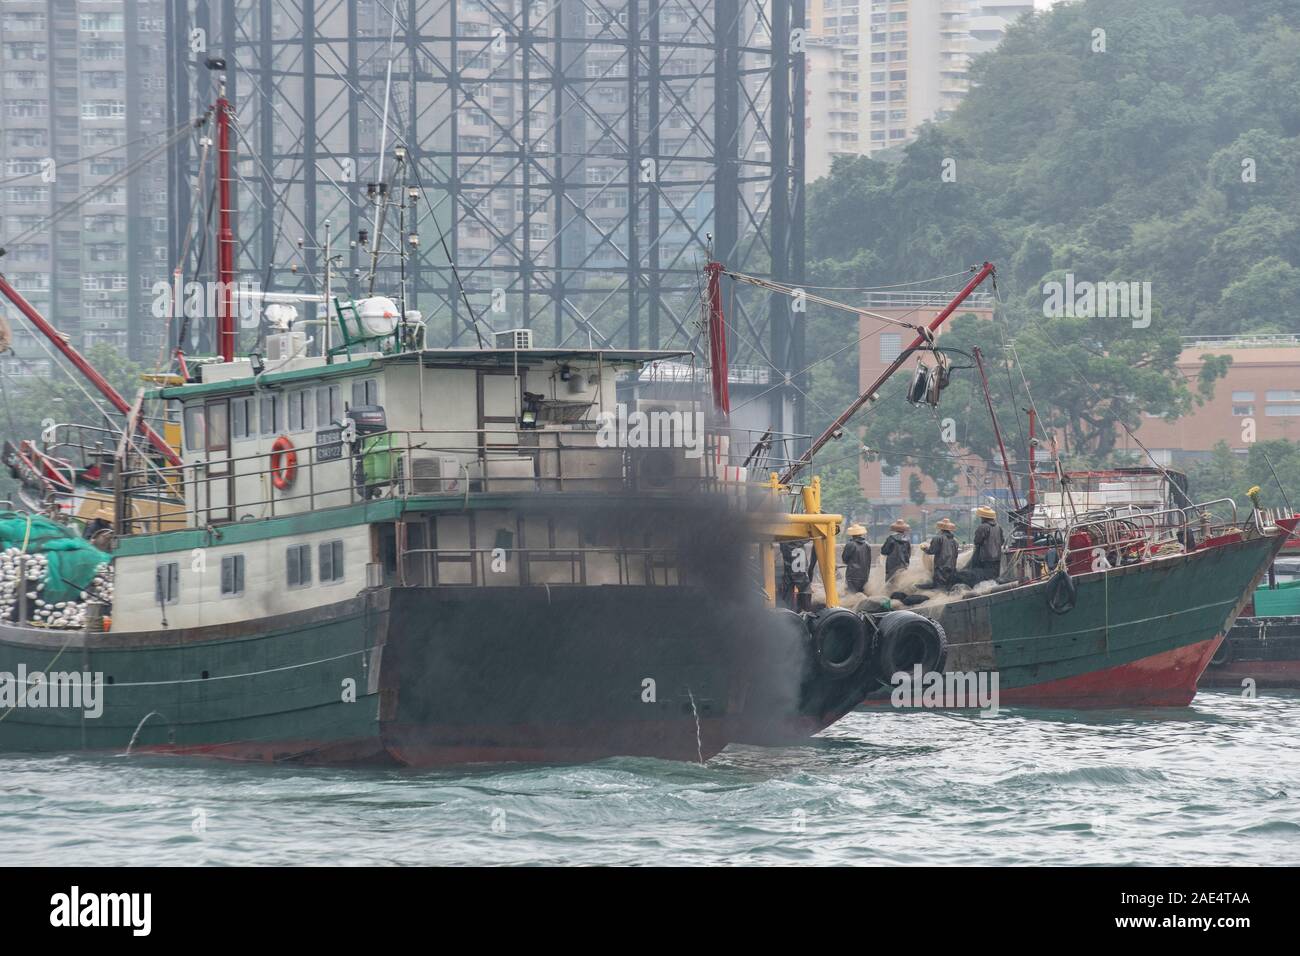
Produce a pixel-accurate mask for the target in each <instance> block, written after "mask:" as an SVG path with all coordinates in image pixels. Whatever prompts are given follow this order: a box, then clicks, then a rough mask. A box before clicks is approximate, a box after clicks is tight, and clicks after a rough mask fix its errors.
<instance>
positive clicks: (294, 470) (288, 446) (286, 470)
mask: <svg viewBox="0 0 1300 956" xmlns="http://www.w3.org/2000/svg"><path fill="white" fill-rule="evenodd" d="M297 476H298V453H297V452H296V451H294V448H293V442H291V441H289V437H288V436H287V435H281V436H279V437H278V438H277V439H276V440H275V441H274V442H272V444H271V484H273V485H275V487H276V488H278V489H279V490H281V491H286V490H288V488H289V486H290V485H292V484H293V480H294V478H296V477H297Z"/></svg>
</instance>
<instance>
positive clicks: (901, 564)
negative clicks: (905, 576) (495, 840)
mask: <svg viewBox="0 0 1300 956" xmlns="http://www.w3.org/2000/svg"><path fill="white" fill-rule="evenodd" d="M911 531H912V526H911V525H909V524H908V523H907V522H906V521H904V520H903V519H902V518H899V519H898V520H897V521H895V522H894V523H893V524H891V525H890V526H889V532H890V534H889V537H887V538H886V539H885V541H884V543H883V544H881V546H880V553H881V554H883V555H884V556H885V580H886V581H892V580H893V579H894V578H896V577H897V576H898V575H899V574H901V573H902V572H904V571H906V570H907V566H908V565H909V564H911V563H912V539H911V537H910V534H911Z"/></svg>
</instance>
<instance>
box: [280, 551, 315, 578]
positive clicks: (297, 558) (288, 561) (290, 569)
mask: <svg viewBox="0 0 1300 956" xmlns="http://www.w3.org/2000/svg"><path fill="white" fill-rule="evenodd" d="M285 578H286V580H287V582H288V584H289V587H291V588H306V587H311V545H309V544H296V545H294V546H293V547H292V548H290V549H289V550H287V551H286V552H285Z"/></svg>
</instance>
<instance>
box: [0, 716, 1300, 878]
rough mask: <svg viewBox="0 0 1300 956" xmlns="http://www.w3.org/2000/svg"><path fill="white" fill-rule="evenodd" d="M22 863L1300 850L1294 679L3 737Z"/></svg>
mask: <svg viewBox="0 0 1300 956" xmlns="http://www.w3.org/2000/svg"><path fill="white" fill-rule="evenodd" d="M0 829H2V830H3V832H4V833H5V835H6V836H7V837H9V838H10V839H9V840H8V841H7V842H8V843H9V845H10V846H13V847H22V848H24V850H23V853H24V857H23V858H21V859H20V858H13V857H11V862H15V863H18V862H29V863H33V864H79V865H84V864H105V865H109V864H112V865H126V864H136V865H149V864H161V863H166V864H466V863H551V864H558V863H578V864H602V863H603V864H705V863H741V864H743V863H785V864H790V863H793V864H824V863H902V864H912V863H939V864H945V863H952V864H980V865H996V864H1026V863H1057V864H1080V863H1094V864H1107V863H1136V864H1161V863H1163V864H1184V863H1185V864H1213V863H1242V864H1295V863H1297V862H1300V695H1297V694H1281V693H1275V694H1271V695H1266V696H1262V697H1260V698H1258V699H1244V698H1241V697H1239V696H1236V695H1235V694H1232V693H1229V692H1222V691H1202V692H1201V693H1200V694H1199V695H1198V696H1197V698H1196V701H1195V703H1194V704H1193V706H1192V707H1190V708H1187V709H1182V710H1170V711H1141V712H1136V711H1135V712H1121V713H1115V712H1111V713H1091V714H1088V713H1073V712H1041V711H1039V712H1031V711H1003V713H1002V714H1000V715H999V716H997V717H993V718H988V717H984V718H981V717H979V716H975V715H971V716H966V715H949V714H939V713H879V714H877V713H871V714H853V715H850V716H849V717H848V718H847V719H845V720H844V721H842V722H841V723H839V724H838V725H836V726H835V727H833V728H831V730H830V731H828V732H827V733H826V734H825V735H824V737H823V738H820V739H818V740H816V741H814V742H812V743H810V744H809V745H807V746H804V747H798V748H790V749H784V750H762V749H753V748H733V749H730V750H728V751H726V752H724V753H723V754H722V755H720V756H718V757H715V758H714V759H713V760H711V761H709V762H708V763H707V764H705V765H703V766H700V765H693V764H683V763H668V762H663V761H655V760H630V759H618V760H608V761H603V762H601V763H597V764H588V765H585V766H558V767H535V766H526V765H510V766H497V767H471V768H459V769H456V770H451V771H437V772H427V771H426V772H413V771H400V770H383V771H374V770H343V769H302V768H295V767H291V766H263V765H251V764H238V763H226V762H213V761H196V760H191V759H188V758H186V759H169V758H160V757H143V758H142V757H135V756H132V757H95V758H85V757H68V756H53V757H49V756H47V757H27V756H16V755H10V756H4V757H0Z"/></svg>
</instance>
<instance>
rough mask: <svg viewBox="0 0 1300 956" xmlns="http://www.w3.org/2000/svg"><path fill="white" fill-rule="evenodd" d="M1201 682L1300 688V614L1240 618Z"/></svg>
mask: <svg viewBox="0 0 1300 956" xmlns="http://www.w3.org/2000/svg"><path fill="white" fill-rule="evenodd" d="M1201 686H1202V687H1232V688H1237V689H1241V688H1243V687H1248V686H1249V687H1255V688H1274V689H1286V688H1292V689H1300V615H1282V616H1275V617H1242V618H1238V619H1237V621H1236V623H1235V624H1233V626H1232V629H1231V630H1229V631H1228V636H1227V638H1225V640H1224V642H1223V646H1222V647H1221V648H1220V649H1219V650H1218V652H1217V653H1216V654H1215V655H1214V657H1213V659H1212V660H1211V661H1210V664H1209V666H1208V667H1206V669H1205V674H1204V675H1202V677H1201Z"/></svg>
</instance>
